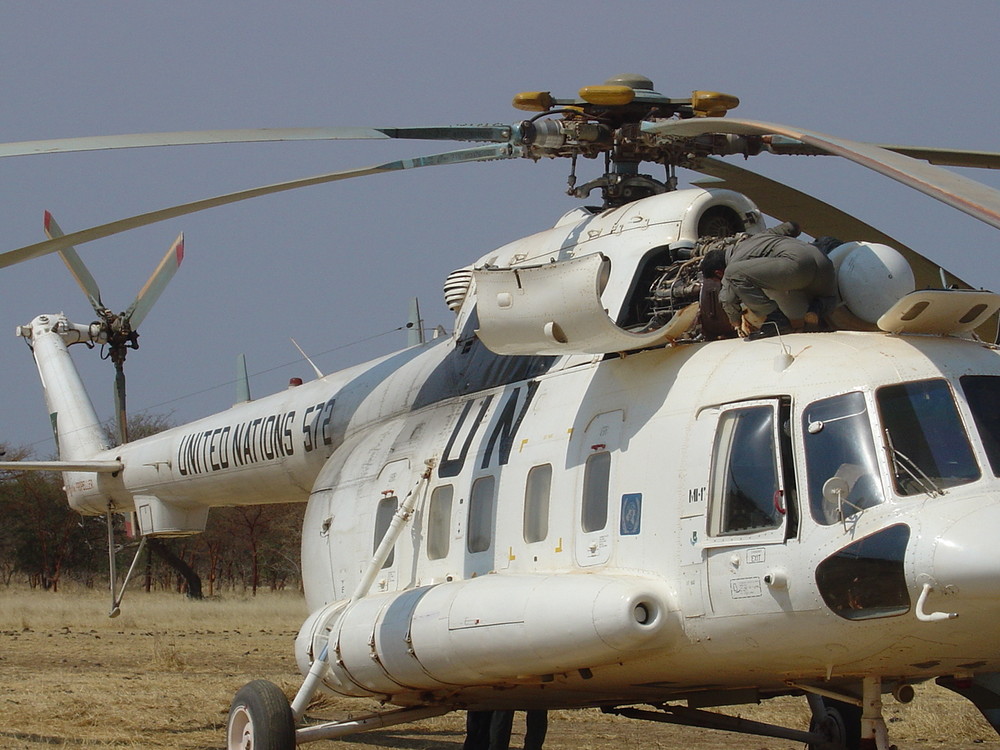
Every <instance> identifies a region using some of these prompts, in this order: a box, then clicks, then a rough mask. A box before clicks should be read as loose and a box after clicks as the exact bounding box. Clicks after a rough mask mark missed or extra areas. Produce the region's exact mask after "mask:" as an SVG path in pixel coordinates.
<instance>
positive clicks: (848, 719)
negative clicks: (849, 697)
mask: <svg viewBox="0 0 1000 750" xmlns="http://www.w3.org/2000/svg"><path fill="white" fill-rule="evenodd" d="M823 708H824V709H825V710H826V715H825V716H824V717H823V718H821V719H819V720H817V718H816V717H815V716H814V717H813V719H812V721H811V722H810V723H809V731H810V732H821V733H822V734H824V735H825V736H826V738H827V741H828V742H833V743H839V744H840V745H842V746H843V747H844V748H845V750H859V747H860V746H861V707H860V706H855V705H852V704H850V703H844V702H842V701H837V700H833V699H832V698H823ZM815 747H816V745H810V746H809V748H810V750H814V749H815Z"/></svg>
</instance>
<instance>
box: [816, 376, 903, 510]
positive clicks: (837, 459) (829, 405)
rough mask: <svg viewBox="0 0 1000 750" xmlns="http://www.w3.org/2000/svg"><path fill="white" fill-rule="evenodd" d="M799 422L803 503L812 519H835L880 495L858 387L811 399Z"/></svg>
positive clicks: (880, 498)
mask: <svg viewBox="0 0 1000 750" xmlns="http://www.w3.org/2000/svg"><path fill="white" fill-rule="evenodd" d="M802 422H803V424H802V427H803V430H802V432H803V435H805V445H806V469H807V471H806V473H807V476H808V481H809V506H810V508H811V510H812V516H813V518H814V519H815V520H816V522H817V523H821V524H824V525H827V526H828V525H830V524H834V523H838V522H839V521H842V520H843V519H845V518H848V517H849V516H852V515H854V514H855V513H858V512H859V511H861V510H863V509H865V508H870V507H872V506H873V505H878V504H879V503H881V502H882V501H883V500H884V499H885V497H884V495H883V493H882V485H881V484H880V482H879V470H878V461H877V460H876V454H875V442H874V440H873V439H872V428H871V420H870V419H869V417H868V407H867V405H866V404H865V397H864V395H863V394H862V393H860V392H857V391H855V392H853V393H845V394H843V395H841V396H834V397H833V398H826V399H823V400H822V401H816V402H815V403H812V404H810V405H809V406H807V407H806V409H805V411H804V412H803V414H802Z"/></svg>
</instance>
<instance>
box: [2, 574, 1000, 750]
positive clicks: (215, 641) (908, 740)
mask: <svg viewBox="0 0 1000 750" xmlns="http://www.w3.org/2000/svg"><path fill="white" fill-rule="evenodd" d="M107 609H108V601H107V595H106V594H103V593H100V592H88V591H80V592H62V593H60V594H51V593H47V592H32V591H20V590H12V589H7V590H4V589H0V748H2V749H3V750H7V749H8V748H9V749H12V750H28V749H30V750H42V748H46V749H48V748H73V749H77V748H84V749H87V748H191V749H199V750H200V749H207V748H218V747H222V746H223V744H224V743H223V727H224V724H225V720H226V713H227V711H228V707H229V702H230V700H231V698H232V695H233V694H234V693H235V692H236V690H238V689H239V687H240V686H241V685H243V684H244V683H246V682H248V681H250V680H252V679H257V678H264V679H268V680H271V681H272V682H275V683H277V684H278V685H280V686H281V687H282V688H283V689H284V690H285V692H286V694H289V695H291V694H293V693H294V691H295V690H296V689H297V688H298V685H299V681H300V678H299V675H298V671H297V669H296V667H295V661H294V655H293V648H292V647H293V641H294V639H295V635H296V633H297V632H298V628H299V626H300V624H301V623H302V620H303V619H304V618H305V615H306V612H305V606H304V604H303V601H302V599H301V597H299V596H298V595H295V594H291V593H287V594H286V593H282V594H271V593H266V594H262V595H260V596H258V597H257V598H256V599H253V598H249V597H241V596H225V597H222V598H221V599H218V600H212V601H205V602H191V601H187V600H185V599H183V598H181V597H179V596H177V595H171V594H163V593H159V594H149V595H147V594H142V593H130V594H129V595H128V597H127V598H126V600H125V605H124V607H123V612H122V615H121V616H120V617H119V618H117V619H113V620H112V619H109V618H108V617H107ZM804 703H805V702H804V701H803V700H801V699H794V700H792V699H787V700H786V699H782V700H779V701H771V702H769V703H768V704H767V705H764V706H746V707H740V708H739V709H738V713H739V714H740V715H742V716H744V717H747V718H752V719H757V720H763V721H776V722H779V723H783V724H787V725H792V726H805V724H807V723H808V716H807V710H806V709H805V705H804ZM327 707H328V708H329V709H330V710H331V711H333V712H340V713H343V714H346V713H359V712H363V711H365V710H367V708H368V707H367V706H366V705H364V704H359V703H357V702H350V701H343V702H338V701H331V702H328V703H327ZM885 714H886V717H887V719H888V720H889V728H890V732H891V735H892V738H893V740H894V741H895V742H896V744H897V745H898V746H899V748H900V750H917V749H918V748H919V749H926V748H969V749H971V748H983V749H984V750H986V749H988V750H1000V738H998V737H997V735H996V734H995V733H994V732H993V730H992V729H991V728H990V727H989V726H988V725H987V724H986V723H985V722H984V721H983V720H982V718H981V717H980V715H979V713H978V711H976V710H975V709H974V708H973V707H972V706H971V705H969V704H967V703H966V702H964V701H961V700H960V699H957V698H955V697H954V696H952V695H951V694H950V693H948V692H947V691H944V690H941V689H938V688H935V687H933V686H920V687H919V688H918V697H917V700H916V701H914V703H912V704H910V705H908V706H901V705H899V704H896V703H894V702H892V700H891V699H887V700H886V709H885ZM463 727H464V719H463V717H462V716H461V715H454V716H446V717H441V718H438V719H434V720H428V721H425V722H420V723H418V724H415V725H411V726H407V727H398V728H395V729H389V730H383V731H378V732H371V733H369V734H366V735H358V736H357V737H354V738H348V739H347V740H344V741H341V742H336V743H335V742H325V743H324V742H320V743H316V745H315V747H316V748H317V750H321V749H322V748H324V747H325V748H342V750H347V749H348V748H350V749H351V750H369V749H371V750H374V748H379V747H395V748H403V749H404V750H424V749H428V750H429V749H430V748H441V749H443V750H459V748H460V747H461V743H462V737H463ZM518 731H519V726H518V722H515V735H514V738H513V743H512V745H513V746H519V742H520V735H519V734H518ZM546 747H547V748H549V750H571V749H572V750H608V749H609V748H613V749H614V750H618V749H619V748H630V747H643V748H663V749H667V748H681V747H684V748H689V749H690V750H728V749H730V748H741V749H746V748H749V749H750V750H765V749H766V750H792V748H800V747H801V746H800V745H798V744H796V743H791V742H783V741H780V740H771V739H767V738H752V737H751V738H744V737H739V736H735V735H727V734H723V733H718V732H705V731H699V730H695V729H687V728H681V727H671V726H668V725H649V724H646V723H642V722H636V721H632V720H628V719H621V718H616V717H611V716H606V715H603V714H601V713H599V712H596V711H556V712H553V713H552V716H551V721H550V725H549V739H548V741H547V742H546Z"/></svg>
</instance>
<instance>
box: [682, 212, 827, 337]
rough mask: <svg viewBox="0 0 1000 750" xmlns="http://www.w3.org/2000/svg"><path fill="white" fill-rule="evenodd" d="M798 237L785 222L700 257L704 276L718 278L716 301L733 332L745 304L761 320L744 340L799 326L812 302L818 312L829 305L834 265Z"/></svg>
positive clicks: (796, 230)
mask: <svg viewBox="0 0 1000 750" xmlns="http://www.w3.org/2000/svg"><path fill="white" fill-rule="evenodd" d="M798 235H799V227H798V225H796V224H794V223H792V222H785V223H784V224H779V225H778V226H776V227H774V228H772V229H768V230H766V231H764V232H760V233H759V234H750V235H746V236H744V237H742V238H740V239H738V240H737V241H736V242H734V243H731V244H728V245H724V246H723V247H717V248H714V249H712V250H709V251H708V252H707V253H706V254H705V257H704V258H703V259H702V262H701V272H702V275H703V276H705V277H706V278H715V279H719V280H720V281H721V284H722V288H721V290H720V292H719V302H720V303H721V304H722V308H723V309H724V310H725V312H726V316H727V317H728V318H729V321H730V322H731V323H732V324H733V326H734V327H735V328H736V329H737V330H740V323H741V322H742V316H743V308H746V309H747V310H748V311H750V312H751V313H753V314H754V315H756V316H758V317H759V318H763V319H764V323H763V325H762V326H761V328H760V330H759V331H756V332H755V333H753V334H751V335H750V336H749V337H748V338H763V337H765V336H774V335H775V334H777V333H788V332H790V331H792V330H793V325H792V321H796V323H797V325H796V326H795V327H801V321H802V320H803V319H804V318H805V317H806V313H807V312H808V311H809V309H810V306H813V307H814V308H815V309H818V311H820V312H821V311H824V310H826V309H828V308H829V307H830V306H832V302H833V300H834V298H835V296H836V293H837V280H836V272H835V270H834V267H833V263H832V262H831V261H830V259H829V258H827V257H826V255H825V254H824V253H823V252H822V251H821V250H820V249H819V248H817V247H816V246H815V245H811V244H809V243H808V242H804V241H802V240H799V239H796V237H797V236H798ZM765 290H766V291H765ZM775 297H777V298H778V299H779V300H780V302H781V306H780V307H779V305H778V302H777V301H775ZM814 311H815V310H814ZM789 319H791V320H789Z"/></svg>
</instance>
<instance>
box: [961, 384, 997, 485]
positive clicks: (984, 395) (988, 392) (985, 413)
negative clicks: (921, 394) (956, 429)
mask: <svg viewBox="0 0 1000 750" xmlns="http://www.w3.org/2000/svg"><path fill="white" fill-rule="evenodd" d="M962 390H963V391H964V392H965V398H966V400H967V401H968V402H969V408H970V409H971V410H972V417H973V419H975V420H976V429H977V430H979V438H980V439H981V440H982V441H983V447H984V448H986V456H987V458H989V460H990V468H991V469H992V470H993V476H997V477H1000V378H998V377H996V376H993V375H966V376H965V377H963V378H962Z"/></svg>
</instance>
